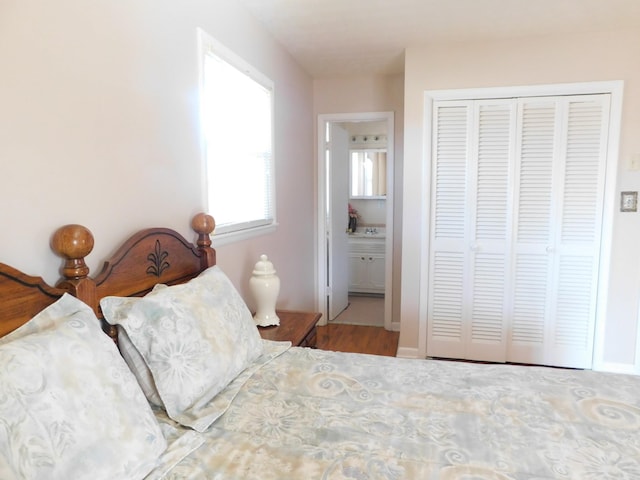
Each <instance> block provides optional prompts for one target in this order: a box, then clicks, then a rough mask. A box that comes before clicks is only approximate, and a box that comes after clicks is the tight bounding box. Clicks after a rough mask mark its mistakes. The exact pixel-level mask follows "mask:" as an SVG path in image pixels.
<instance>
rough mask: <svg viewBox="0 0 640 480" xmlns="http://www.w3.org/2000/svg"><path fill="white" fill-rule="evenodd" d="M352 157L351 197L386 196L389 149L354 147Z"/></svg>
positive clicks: (350, 174)
mask: <svg viewBox="0 0 640 480" xmlns="http://www.w3.org/2000/svg"><path fill="white" fill-rule="evenodd" d="M350 157H351V159H350V169H349V172H350V173H349V177H350V178H349V185H350V188H349V198H356V199H366V198H386V195H387V151H386V150H385V149H352V150H351V151H350Z"/></svg>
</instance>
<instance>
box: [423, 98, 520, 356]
mask: <svg viewBox="0 0 640 480" xmlns="http://www.w3.org/2000/svg"><path fill="white" fill-rule="evenodd" d="M435 110H436V116H437V118H436V122H437V125H438V129H437V132H438V133H437V136H436V137H435V138H434V145H435V161H434V172H433V178H434V202H433V203H432V220H433V225H432V227H433V232H434V236H433V238H432V246H433V248H432V251H431V271H432V272H433V276H432V282H431V284H430V287H431V288H430V290H431V291H430V298H431V300H432V301H431V303H430V309H429V318H430V320H431V321H430V322H429V337H428V345H427V351H428V352H429V355H431V356H442V357H452V356H454V357H457V358H473V359H477V360H492V361H504V360H505V355H506V329H505V293H506V289H507V283H506V280H507V275H508V273H509V268H508V266H509V247H510V232H511V224H510V198H511V196H512V191H511V185H512V173H511V171H512V164H513V162H512V157H513V151H514V142H513V138H514V125H515V103H514V102H513V101H511V100H507V101H497V100H491V101H489V102H483V101H475V102H466V103H462V104H455V105H454V104H451V103H447V105H446V106H442V107H440V106H438V105H436V109H435Z"/></svg>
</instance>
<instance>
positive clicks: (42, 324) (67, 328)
mask: <svg viewBox="0 0 640 480" xmlns="http://www.w3.org/2000/svg"><path fill="white" fill-rule="evenodd" d="M0 365H2V368H1V369H0V392H2V394H1V395H0V478H34V479H47V480H51V479H70V478H73V479H91V480H94V479H105V480H107V479H113V478H121V479H142V478H144V477H145V476H146V475H147V474H148V473H149V472H150V471H151V470H152V469H153V468H154V466H155V464H156V462H157V460H158V458H159V457H160V455H161V454H162V452H163V451H164V450H165V449H166V446H167V444H166V441H165V439H164V437H163V435H162V432H161V430H160V427H159V425H158V423H157V421H156V419H155V417H154V415H153V413H152V411H151V408H150V407H149V404H148V403H147V401H146V399H145V397H144V395H143V393H142V391H141V390H140V387H139V386H138V384H137V382H136V380H135V378H134V377H133V375H132V374H131V372H130V371H129V369H128V367H127V365H126V364H125V362H124V361H123V360H122V357H121V356H120V354H119V353H118V350H117V348H116V347H115V346H114V345H113V342H112V341H111V340H110V339H109V338H108V337H107V336H106V335H105V334H104V333H103V332H102V329H101V327H100V322H99V321H98V319H97V318H96V316H95V315H94V313H93V311H92V310H91V309H90V308H89V307H88V306H87V305H85V304H84V303H83V302H81V301H80V300H77V299H76V298H74V297H72V296H70V295H66V294H65V295H64V296H63V297H61V298H60V299H59V300H58V301H57V302H55V303H54V304H53V305H51V306H49V307H47V308H46V309H45V310H43V311H42V312H40V313H39V314H38V315H36V316H35V317H34V318H32V319H31V320H30V321H29V322H28V323H26V324H25V325H23V326H22V327H20V328H19V329H17V330H15V331H13V332H11V333H10V334H9V335H7V336H5V337H3V338H2V339H0Z"/></svg>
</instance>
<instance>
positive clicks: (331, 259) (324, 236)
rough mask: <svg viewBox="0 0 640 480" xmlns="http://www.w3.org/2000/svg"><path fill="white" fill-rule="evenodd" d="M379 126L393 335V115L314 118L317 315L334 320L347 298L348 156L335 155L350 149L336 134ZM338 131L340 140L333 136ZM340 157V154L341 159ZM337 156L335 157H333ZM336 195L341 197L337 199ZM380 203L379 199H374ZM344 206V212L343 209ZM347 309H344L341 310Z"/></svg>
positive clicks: (387, 304) (387, 312)
mask: <svg viewBox="0 0 640 480" xmlns="http://www.w3.org/2000/svg"><path fill="white" fill-rule="evenodd" d="M374 122H375V123H378V124H379V123H380V122H382V124H383V125H385V127H386V149H387V158H386V169H385V171H386V185H387V192H386V195H385V198H384V200H382V201H383V202H384V205H385V206H384V210H385V211H384V227H385V232H386V235H385V245H384V252H385V258H384V265H385V273H384V278H385V285H384V326H385V328H386V329H387V330H391V322H392V314H391V313H392V292H393V281H392V279H393V199H394V195H393V172H394V119H393V112H367V113H343V114H321V115H319V116H318V134H317V135H318V137H317V138H318V153H317V155H318V157H317V158H318V190H317V192H318V203H317V205H318V229H317V251H318V258H317V271H318V278H317V286H318V310H319V311H320V312H321V313H322V320H321V323H320V324H321V325H324V324H326V322H327V320H329V319H330V316H335V315H337V313H339V312H337V313H336V311H337V310H339V308H340V307H339V305H338V306H337V308H336V304H335V301H338V302H344V301H345V299H346V298H347V294H348V292H347V290H346V288H348V278H346V275H347V272H346V271H345V268H344V266H345V265H347V263H348V258H347V252H346V248H347V238H348V233H347V226H348V208H347V207H348V203H349V196H348V184H349V181H348V180H349V179H348V156H345V157H342V161H341V162H338V159H337V154H336V152H341V151H342V152H344V151H345V150H347V151H348V150H349V148H348V145H338V144H337V143H338V140H336V139H338V138H341V139H342V140H339V141H340V142H343V141H349V140H350V138H349V136H348V134H344V133H339V132H340V130H344V132H346V129H345V128H344V126H345V125H347V124H366V123H374ZM336 132H338V135H336ZM339 155H342V154H339ZM334 157H335V158H334ZM336 191H338V192H340V191H341V192H342V193H338V194H336ZM375 201H378V200H375ZM343 207H344V208H343ZM344 306H345V307H346V304H345V305H344Z"/></svg>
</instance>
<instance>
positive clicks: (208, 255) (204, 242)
mask: <svg viewBox="0 0 640 480" xmlns="http://www.w3.org/2000/svg"><path fill="white" fill-rule="evenodd" d="M191 228H193V230H194V231H195V232H196V233H197V234H198V240H197V241H196V245H198V250H199V251H200V254H201V261H202V268H203V269H205V268H209V267H212V266H213V265H215V264H216V251H215V250H214V249H213V248H211V237H210V236H209V235H210V234H211V232H213V231H214V230H215V228H216V221H215V220H214V219H213V217H212V216H211V215H207V214H206V213H198V214H197V215H196V216H195V217H193V220H191Z"/></svg>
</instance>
